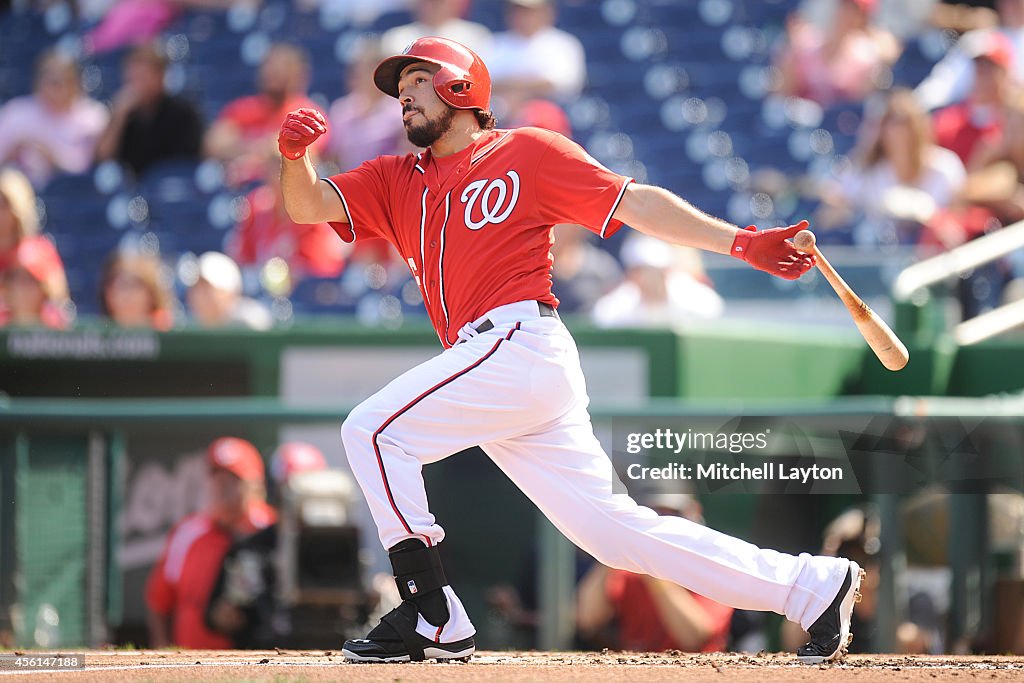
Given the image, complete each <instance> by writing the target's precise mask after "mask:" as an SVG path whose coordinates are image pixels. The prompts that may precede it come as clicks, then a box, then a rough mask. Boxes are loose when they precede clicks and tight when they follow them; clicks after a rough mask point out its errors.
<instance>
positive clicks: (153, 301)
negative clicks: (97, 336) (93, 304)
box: [100, 252, 174, 331]
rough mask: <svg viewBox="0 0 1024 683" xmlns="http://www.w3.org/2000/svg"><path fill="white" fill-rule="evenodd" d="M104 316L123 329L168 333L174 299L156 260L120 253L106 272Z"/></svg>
mask: <svg viewBox="0 0 1024 683" xmlns="http://www.w3.org/2000/svg"><path fill="white" fill-rule="evenodd" d="M100 287H101V296H100V312H101V313H102V314H103V315H104V317H106V318H107V319H109V320H110V321H111V322H112V323H113V324H115V325H118V326H120V327H148V328H152V329H155V330H161V331H163V330H168V329H170V328H171V325H172V324H173V322H174V314H173V311H172V308H173V305H172V304H173V295H172V293H171V290H170V288H169V287H168V286H167V280H166V277H165V274H164V272H163V264H162V263H160V259H159V258H157V257H156V256H152V255H149V254H141V253H127V252H117V253H115V254H114V255H113V256H112V257H111V258H110V259H109V260H108V261H107V263H106V265H105V267H104V268H103V278H102V281H101V285H100Z"/></svg>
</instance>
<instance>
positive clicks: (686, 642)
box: [576, 493, 733, 652]
mask: <svg viewBox="0 0 1024 683" xmlns="http://www.w3.org/2000/svg"><path fill="white" fill-rule="evenodd" d="M641 504H643V505H646V506H647V507H649V508H651V509H652V510H654V511H655V512H656V513H658V514H660V515H673V516H679V517H685V518H686V519H689V520H690V521H693V522H696V523H698V524H703V519H702V517H701V507H700V503H699V502H697V500H696V499H695V498H694V497H693V496H692V495H690V494H686V493H657V494H648V495H647V496H646V497H644V498H642V499H641ZM576 602H577V604H576V624H577V626H578V628H579V630H580V631H581V632H582V634H583V635H592V634H595V633H597V632H598V631H600V630H601V629H603V628H604V627H606V626H607V625H609V624H610V623H612V622H613V621H614V622H616V623H617V629H616V630H617V637H616V641H617V642H616V643H615V647H616V649H620V650H632V651H637V652H663V651H665V650H683V651H684V652H721V651H723V650H725V647H726V643H727V641H728V636H729V622H730V619H731V618H732V613H733V610H732V608H731V607H726V606H725V605H721V604H719V603H717V602H714V601H712V600H709V599H707V598H705V597H704V596H702V595H699V594H697V593H693V592H691V591H689V590H687V589H686V588H683V587H682V586H679V585H677V584H674V583H672V582H671V581H663V580H661V579H656V578H654V577H653V576H646V575H642V574H633V573H631V572H627V571H623V570H621V569H610V568H608V567H606V566H604V565H602V564H595V565H594V566H593V567H592V568H591V569H590V571H589V572H587V575H586V576H584V577H583V580H582V581H581V582H580V584H579V588H578V589H577V593H576Z"/></svg>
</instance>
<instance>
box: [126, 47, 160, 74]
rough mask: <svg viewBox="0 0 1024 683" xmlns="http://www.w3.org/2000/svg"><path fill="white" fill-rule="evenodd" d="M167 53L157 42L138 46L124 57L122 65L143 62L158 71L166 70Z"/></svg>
mask: <svg viewBox="0 0 1024 683" xmlns="http://www.w3.org/2000/svg"><path fill="white" fill-rule="evenodd" d="M168 61H169V60H168V59H167V52H166V51H165V50H164V47H163V45H161V44H160V43H158V42H155V41H154V42H151V43H143V44H142V45H138V46H136V47H134V48H132V50H131V51H130V52H128V53H127V54H126V55H125V56H124V60H123V62H122V63H123V64H130V63H131V62H145V63H147V64H149V65H150V66H152V67H154V68H156V69H159V70H160V71H166V70H167V64H168Z"/></svg>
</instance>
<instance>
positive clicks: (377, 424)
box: [342, 302, 848, 642]
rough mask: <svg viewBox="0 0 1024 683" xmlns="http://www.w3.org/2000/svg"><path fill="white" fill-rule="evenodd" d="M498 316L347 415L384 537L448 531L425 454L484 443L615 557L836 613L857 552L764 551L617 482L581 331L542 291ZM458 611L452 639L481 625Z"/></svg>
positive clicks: (577, 534)
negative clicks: (662, 511) (637, 498)
mask: <svg viewBox="0 0 1024 683" xmlns="http://www.w3.org/2000/svg"><path fill="white" fill-rule="evenodd" d="M485 317H486V318H488V319H490V320H491V322H492V323H494V329H492V330H490V331H488V332H486V333H484V334H480V335H478V336H476V337H473V338H472V339H470V340H469V341H467V342H466V343H463V344H458V345H456V346H454V347H452V348H450V349H448V350H446V351H444V352H443V353H441V354H440V355H438V356H436V357H434V358H432V359H430V360H428V361H426V362H425V363H423V364H421V365H419V366H417V367H415V368H413V369H412V370H409V371H408V372H406V373H404V374H403V375H401V376H400V377H398V378H397V379H395V380H394V381H392V382H391V383H390V384H388V385H387V386H386V387H384V388H383V389H381V390H380V391H379V392H377V393H376V394H374V395H373V396H371V397H370V398H369V399H367V400H366V401H364V402H363V403H362V404H360V405H359V406H358V407H357V408H356V409H355V410H354V411H353V412H352V413H351V414H350V415H349V417H348V419H347V420H346V421H345V423H344V425H343V427H342V438H343V441H344V445H345V451H346V454H347V456H348V459H349V462H350V464H351V467H352V472H353V473H354V475H355V477H356V480H357V481H358V482H359V485H360V487H361V488H362V490H363V494H364V496H365V497H366V500H367V503H368V504H369V507H370V511H371V513H372V514H373V518H374V521H375V522H376V524H377V529H378V532H379V535H380V540H381V543H382V544H383V545H384V547H385V548H390V547H392V546H393V545H395V544H396V543H398V542H400V541H402V540H404V539H407V538H414V537H417V538H423V539H427V541H428V543H438V542H440V541H441V540H442V539H443V538H444V530H443V529H442V528H441V527H440V526H439V525H438V524H437V523H436V521H435V520H434V517H433V515H431V514H430V511H429V508H428V505H427V496H426V492H425V490H424V486H423V477H422V472H421V469H422V466H423V465H425V464H429V463H431V462H436V461H438V460H441V459H443V458H445V457H447V456H448V455H450V454H452V453H457V452H459V451H461V450H464V449H465V448H468V447H471V446H475V445H480V446H481V447H482V448H483V450H484V451H485V452H486V453H487V454H488V456H489V457H490V458H491V459H492V460H494V462H495V463H496V464H497V465H498V467H499V468H501V470H502V471H503V472H505V474H506V475H507V476H508V477H509V478H510V479H511V480H512V481H513V482H514V483H515V484H516V485H517V486H518V487H519V488H520V489H522V491H523V492H524V493H525V494H526V495H527V496H528V497H529V498H530V499H531V500H532V501H533V502H534V503H535V504H536V505H537V507H538V508H539V509H540V510H541V511H542V512H543V513H544V514H545V515H546V516H547V517H548V518H549V519H550V520H551V522H552V523H553V524H554V525H555V526H556V527H557V528H558V529H559V530H560V531H561V532H562V533H563V534H565V536H566V537H567V538H569V539H570V540H571V541H572V542H574V543H576V544H577V545H578V546H580V547H581V548H582V549H583V550H585V551H587V552H588V553H590V554H591V555H593V556H594V557H595V558H596V559H597V560H598V561H600V562H602V563H603V564H606V565H608V566H610V567H614V568H619V569H626V570H629V571H634V572H640V573H645V574H650V575H652V576H655V577H657V578H661V579H668V580H671V581H674V582H676V583H678V584H680V585H682V586H685V587H686V588H688V589H690V590H692V591H695V592H697V593H700V594H702V595H705V596H707V597H709V598H711V599H712V600H716V601H718V602H721V603H723V604H726V605H729V606H732V607H735V608H740V609H755V610H767V611H773V612H777V613H779V614H784V615H785V616H786V617H788V618H789V619H791V620H793V621H796V622H798V623H800V625H801V626H803V627H804V628H806V627H808V626H809V625H810V624H811V623H813V621H814V620H815V619H816V618H817V617H818V616H819V615H820V614H821V613H822V612H823V611H824V609H825V608H826V607H827V606H828V604H829V603H830V602H831V600H832V599H833V598H834V597H835V595H836V592H837V591H838V590H839V587H840V585H841V584H842V582H843V579H844V578H845V575H846V572H847V571H848V562H847V560H845V559H841V558H832V557H820V556H811V555H808V554H801V555H799V556H793V555H787V554H784V553H779V552H776V551H774V550H765V549H761V548H758V547H756V546H754V545H752V544H750V543H747V542H745V541H742V540H739V539H736V538H732V537H730V536H727V535H725V534H722V533H719V532H717V531H714V530H713V529H709V528H707V527H704V526H701V525H699V524H695V523H693V522H691V521H689V520H686V519H683V518H681V517H669V516H658V515H657V514H656V513H655V512H654V511H652V510H650V509H649V508H645V507H642V506H639V505H637V504H636V503H635V502H634V501H633V500H632V499H631V498H629V497H628V496H627V495H625V494H616V493H614V492H613V490H612V481H613V478H614V472H613V470H612V464H611V460H610V459H609V458H608V456H607V455H606V454H605V452H604V450H603V449H602V448H601V445H600V443H599V442H598V441H597V438H596V437H595V436H594V433H593V428H592V425H591V423H590V417H589V415H588V414H587V410H586V406H587V402H588V399H587V394H586V386H585V382H584V379H583V373H582V371H581V370H580V365H579V357H578V354H577V350H576V345H575V343H574V342H573V340H572V337H571V336H570V335H569V333H568V331H567V330H566V329H565V327H564V326H563V325H562V324H561V322H560V321H559V320H558V319H556V318H548V317H539V316H538V311H537V304H536V303H535V302H520V303H517V304H511V305H508V306H502V307H500V308H498V309H495V310H494V311H491V312H489V313H488V314H487V315H486V316H485ZM453 599H454V600H456V601H457V600H458V598H457V597H455V595H454V593H452V594H450V595H449V600H450V601H451V600H453ZM452 614H453V622H454V620H455V619H456V618H455V616H454V615H456V614H458V615H459V617H458V620H460V621H461V620H464V622H465V623H462V624H460V623H450V625H446V626H445V629H444V634H443V636H442V638H443V640H445V641H446V642H450V641H454V640H458V639H461V638H465V637H468V636H469V635H472V633H473V628H472V624H471V623H470V622H469V619H468V616H465V610H464V609H461V605H458V606H457V608H456V609H453V610H452Z"/></svg>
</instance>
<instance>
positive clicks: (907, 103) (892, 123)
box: [816, 89, 965, 246]
mask: <svg viewBox="0 0 1024 683" xmlns="http://www.w3.org/2000/svg"><path fill="white" fill-rule="evenodd" d="M859 145H860V147H861V150H860V154H859V159H857V161H856V162H855V164H854V165H853V167H852V168H851V169H850V170H848V171H847V172H845V173H843V174H842V175H841V176H840V177H839V178H838V179H837V180H835V181H834V182H832V183H830V184H829V185H828V186H826V188H824V190H823V193H822V199H823V202H824V203H823V205H822V208H821V209H819V212H818V216H817V217H816V225H819V226H821V227H822V228H831V227H836V226H838V225H843V224H847V223H849V222H850V221H851V220H852V219H854V218H859V219H862V220H860V222H859V223H858V224H857V226H856V227H855V228H854V241H855V242H856V243H857V244H860V245H864V246H874V245H878V244H882V243H888V244H891V243H895V242H899V243H902V244H914V243H917V241H918V238H919V236H920V231H921V225H922V224H923V223H925V222H926V221H928V220H929V219H930V218H931V216H932V215H933V214H934V213H935V211H936V210H939V209H944V208H947V207H949V206H950V205H951V204H952V203H953V201H954V200H955V199H956V196H957V193H958V192H959V191H960V188H961V187H962V186H963V184H964V179H965V171H964V166H963V164H962V163H961V162H960V159H959V158H958V157H957V156H956V154H954V153H953V152H951V151H950V150H948V149H945V148H943V147H939V146H937V145H936V144H935V143H934V142H933V140H932V133H931V125H930V123H929V121H928V116H927V115H926V114H925V112H924V110H923V109H922V108H921V106H920V105H919V104H918V103H917V101H916V100H915V99H914V96H913V94H912V93H911V92H910V91H909V90H905V89H896V90H893V91H892V92H890V93H889V95H888V96H887V98H886V101H885V105H884V108H883V111H882V112H881V114H880V116H879V117H876V118H870V117H869V118H867V119H865V122H864V124H863V125H862V128H861V141H860V143H859Z"/></svg>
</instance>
